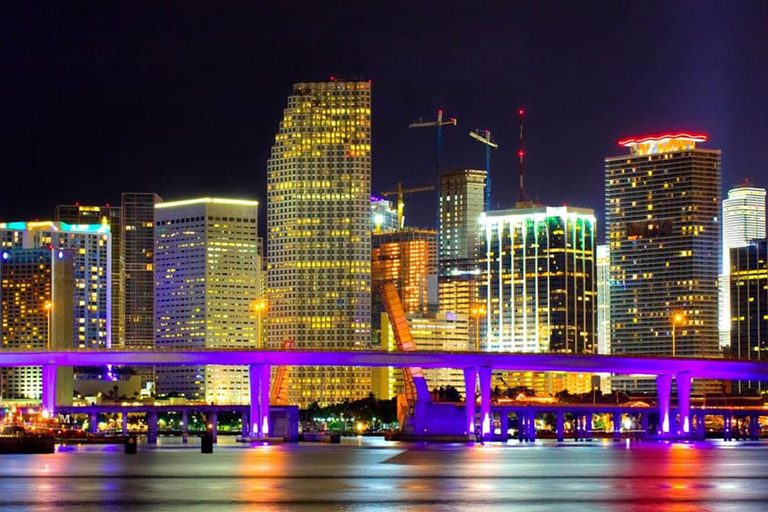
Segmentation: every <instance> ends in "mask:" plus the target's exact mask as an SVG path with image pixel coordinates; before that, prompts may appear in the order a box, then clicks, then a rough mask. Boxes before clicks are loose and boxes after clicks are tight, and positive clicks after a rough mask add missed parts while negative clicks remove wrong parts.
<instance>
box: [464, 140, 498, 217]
mask: <svg viewBox="0 0 768 512" xmlns="http://www.w3.org/2000/svg"><path fill="white" fill-rule="evenodd" d="M469 136H470V137H472V138H473V139H475V140H476V141H478V142H480V143H481V144H483V145H484V146H485V180H486V181H485V210H486V211H488V210H489V209H490V207H491V149H492V148H493V149H496V148H498V147H499V145H498V144H496V143H495V142H493V141H492V140H491V131H490V130H474V131H471V132H469Z"/></svg>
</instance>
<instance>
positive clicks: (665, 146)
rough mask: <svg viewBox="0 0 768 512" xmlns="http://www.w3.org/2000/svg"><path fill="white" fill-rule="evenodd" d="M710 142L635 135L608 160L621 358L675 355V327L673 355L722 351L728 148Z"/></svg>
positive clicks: (614, 311)
mask: <svg viewBox="0 0 768 512" xmlns="http://www.w3.org/2000/svg"><path fill="white" fill-rule="evenodd" d="M705 140H706V136H704V135H689V134H684V133H683V134H671V135H660V136H656V137H645V138H632V139H627V140H623V141H619V145H621V146H623V147H626V148H628V149H629V154H628V155H621V156H612V157H607V158H606V159H605V194H606V222H607V236H606V238H607V241H608V243H609V245H610V260H611V324H612V331H613V338H612V342H611V352H612V353H613V354H653V355H666V356H670V355H673V345H672V334H673V333H672V330H673V321H674V322H675V325H674V329H675V331H676V343H675V350H674V355H676V356H686V357H692V356H697V357H698V356H710V357H711V356H715V355H717V354H718V314H717V310H718V305H717V278H718V274H719V267H720V250H719V244H720V220H719V217H720V151H719V150H709V149H700V148H697V147H696V143H697V142H703V141H705ZM677 315H681V317H682V320H681V321H679V322H677V321H675V317H677ZM614 382H616V381H614Z"/></svg>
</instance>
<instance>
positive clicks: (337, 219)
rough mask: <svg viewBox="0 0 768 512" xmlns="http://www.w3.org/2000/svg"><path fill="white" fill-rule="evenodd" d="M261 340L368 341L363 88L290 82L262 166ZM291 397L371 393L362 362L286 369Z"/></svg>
mask: <svg viewBox="0 0 768 512" xmlns="http://www.w3.org/2000/svg"><path fill="white" fill-rule="evenodd" d="M267 259H268V262H269V263H268V294H269V322H268V325H267V332H268V335H267V340H268V346H269V347H272V348H278V347H281V346H282V345H283V343H284V342H285V341H286V340H292V341H294V342H295V343H296V347H297V348H302V349H315V350H354V349H367V348H369V346H370V344H371V84H370V82H367V81H366V82H362V81H354V82H344V81H331V82H311V83H297V84H294V86H293V93H292V94H291V95H290V96H289V97H288V104H287V106H286V108H285V110H284V111H283V118H282V120H281V121H280V129H279V131H278V133H277V135H276V136H275V144H274V146H272V154H271V156H270V158H269V161H268V162H267ZM289 382H290V386H289V389H290V393H289V398H290V401H291V403H297V404H300V405H302V406H305V405H308V404H309V403H311V402H313V401H318V402H320V403H333V402H338V401H341V400H343V399H346V398H349V399H357V398H361V397H364V396H366V395H367V394H368V393H369V392H370V371H368V370H365V369H361V368H319V367H299V368H293V369H291V372H290V376H289Z"/></svg>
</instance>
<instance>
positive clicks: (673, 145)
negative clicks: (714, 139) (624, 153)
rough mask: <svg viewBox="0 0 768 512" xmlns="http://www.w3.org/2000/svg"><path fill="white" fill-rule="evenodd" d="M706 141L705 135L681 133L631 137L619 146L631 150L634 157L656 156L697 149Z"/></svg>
mask: <svg viewBox="0 0 768 512" xmlns="http://www.w3.org/2000/svg"><path fill="white" fill-rule="evenodd" d="M706 140H707V136H706V135H705V134H703V133H687V132H681V133H663V134H660V135H646V136H643V137H630V138H627V139H622V140H620V141H618V144H619V146H624V147H627V148H629V152H630V153H631V154H632V155H655V154H658V153H670V152H673V151H686V150H689V149H695V148H696V143H697V142H705V141H706Z"/></svg>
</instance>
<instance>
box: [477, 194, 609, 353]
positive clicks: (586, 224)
mask: <svg viewBox="0 0 768 512" xmlns="http://www.w3.org/2000/svg"><path fill="white" fill-rule="evenodd" d="M481 223H482V225H483V231H484V237H485V257H484V266H485V268H484V273H485V281H484V282H483V285H482V289H481V296H482V298H483V300H484V302H485V305H486V316H485V319H484V320H485V330H486V333H487V334H486V336H487V343H486V345H485V346H484V347H482V348H485V350H489V351H502V352H548V351H559V352H572V353H588V354H589V353H595V352H596V349H597V347H596V343H597V332H596V326H595V319H596V313H597V311H596V310H597V308H596V296H595V295H596V288H595V286H596V282H595V281H596V280H595V237H596V231H595V225H596V221H595V216H594V213H593V212H592V210H590V209H587V208H573V207H569V206H563V207H547V206H533V207H524V208H523V207H521V208H514V209H512V210H500V211H493V212H486V213H485V214H483V218H482V221H481Z"/></svg>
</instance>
